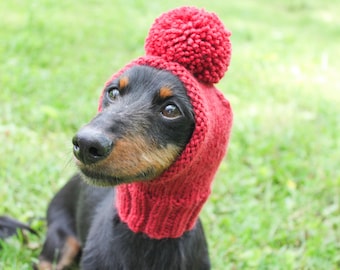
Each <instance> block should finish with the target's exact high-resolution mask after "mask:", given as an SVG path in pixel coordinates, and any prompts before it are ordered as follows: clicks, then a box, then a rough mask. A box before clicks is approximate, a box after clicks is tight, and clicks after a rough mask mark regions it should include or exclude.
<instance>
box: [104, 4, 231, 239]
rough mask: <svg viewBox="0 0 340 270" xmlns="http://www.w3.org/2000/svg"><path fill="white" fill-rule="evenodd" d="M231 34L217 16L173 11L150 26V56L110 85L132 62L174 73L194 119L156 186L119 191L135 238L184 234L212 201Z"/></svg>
mask: <svg viewBox="0 0 340 270" xmlns="http://www.w3.org/2000/svg"><path fill="white" fill-rule="evenodd" d="M229 36H230V32H228V31H227V30H226V29H225V28H224V26H223V24H222V23H221V21H220V20H219V19H218V17H217V16H216V15H215V14H213V13H208V12H206V11H205V10H203V9H197V8H194V7H181V8H178V9H174V10H171V11H169V12H167V13H164V14H162V15H161V16H160V17H159V18H157V19H156V20H155V22H154V24H153V25H152V27H151V29H150V32H149V35H148V37H147V38H146V43H145V51H146V56H142V57H140V58H138V59H136V60H134V61H132V62H131V63H129V64H128V65H126V66H125V67H124V68H123V69H121V70H120V71H119V72H117V73H116V74H114V75H113V76H112V77H111V78H110V80H109V81H108V82H107V84H108V83H110V82H111V81H112V80H113V79H115V78H117V77H118V76H119V75H121V74H122V73H123V72H124V71H125V70H127V69H128V68H129V67H131V66H134V65H147V66H151V67H154V68H158V69H163V70H167V71H170V72H171V73H172V74H174V75H176V76H177V77H178V78H179V79H180V80H181V81H182V83H183V84H184V85H185V87H186V89H187V94H188V96H189V98H190V100H191V104H192V106H193V110H194V114H195V130H194V132H193V134H192V137H191V139H190V141H189V143H188V144H187V146H186V148H185V149H184V150H183V152H182V154H181V156H180V157H179V158H178V159H177V160H176V161H175V162H174V164H172V165H171V166H170V168H169V169H167V170H166V171H165V172H164V173H163V174H162V175H161V176H160V177H158V178H157V179H154V180H152V181H149V182H136V183H132V184H122V185H119V186H117V188H116V189H117V196H116V200H117V201H116V205H117V209H118V213H119V216H120V218H121V219H122V220H123V222H125V223H126V224H127V225H128V226H129V228H130V229H131V230H132V231H134V232H136V233H137V232H142V233H145V234H147V235H148V236H149V237H151V238H155V239H161V238H176V237H180V236H182V235H183V233H184V232H186V231H188V230H191V229H192V228H193V227H194V225H195V223H196V221H197V219H198V215H199V212H200V211H201V209H202V206H203V204H204V203H205V202H206V200H207V199H208V196H209V194H210V191H211V182H212V180H213V178H214V176H215V173H216V171H217V169H218V166H219V164H220V162H221V161H222V159H223V157H224V155H225V152H226V148H227V144H228V141H229V135H230V129H231V125H232V111H231V108H230V105H229V102H228V101H227V100H226V99H225V98H224V97H223V95H222V94H221V93H220V92H219V91H218V90H217V89H216V88H215V87H214V85H213V83H217V82H218V81H219V80H220V79H221V78H222V77H223V76H224V73H225V72H226V71H227V68H228V66H229V62H230V56H231V44H230V41H229ZM100 110H101V98H100V102H99V111H100Z"/></svg>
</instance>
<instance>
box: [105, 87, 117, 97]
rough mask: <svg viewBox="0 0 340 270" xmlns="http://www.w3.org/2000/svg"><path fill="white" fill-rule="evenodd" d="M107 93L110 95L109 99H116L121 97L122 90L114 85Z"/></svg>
mask: <svg viewBox="0 0 340 270" xmlns="http://www.w3.org/2000/svg"><path fill="white" fill-rule="evenodd" d="M107 95H108V97H109V99H111V100H115V99H117V97H119V95H120V92H119V90H118V89H117V88H115V87H112V88H110V89H108V91H107Z"/></svg>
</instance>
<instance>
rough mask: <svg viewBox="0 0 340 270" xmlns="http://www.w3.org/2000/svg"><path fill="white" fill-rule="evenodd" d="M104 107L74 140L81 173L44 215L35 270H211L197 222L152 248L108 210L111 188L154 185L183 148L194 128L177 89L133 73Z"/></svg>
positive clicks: (109, 89)
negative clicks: (143, 183) (138, 183)
mask: <svg viewBox="0 0 340 270" xmlns="http://www.w3.org/2000/svg"><path fill="white" fill-rule="evenodd" d="M102 99H103V100H102V104H103V105H102V106H103V109H102V111H101V112H100V113H98V114H97V115H96V116H95V117H94V118H93V119H92V121H90V123H88V124H87V125H85V126H84V127H82V128H81V129H80V130H79V131H78V133H77V134H76V135H75V136H74V138H73V145H74V146H73V152H74V155H75V160H76V163H77V165H78V167H79V169H80V173H79V174H77V175H75V176H74V177H73V178H72V179H71V180H70V181H69V182H68V183H67V184H66V185H65V186H64V187H63V188H62V189H61V190H60V191H59V192H58V193H57V194H56V196H55V197H54V198H53V200H52V202H51V203H50V205H49V207H48V213H47V221H48V231H47V237H46V241H45V243H44V245H43V249H42V252H41V254H40V257H39V263H38V264H37V265H36V266H35V267H36V269H40V270H42V269H69V268H70V267H76V268H77V267H78V265H80V268H81V269H84V270H95V269H98V270H105V269H108V270H167V269H169V270H206V269H210V262H209V256H208V248H207V243H206V239H205V236H204V232H203V228H202V225H201V223H200V221H199V220H198V221H197V223H196V225H195V227H194V229H192V230H190V231H187V232H185V233H184V235H182V236H181V237H180V238H166V239H160V240H157V239H152V238H149V237H148V236H147V235H145V234H143V233H134V232H133V231H131V230H130V229H129V228H128V226H127V225H126V224H125V223H124V222H122V221H121V219H120V217H119V215H118V214H117V209H116V208H115V206H114V201H115V199H114V196H115V189H114V186H116V185H119V184H122V183H130V182H131V181H148V180H150V179H154V178H156V177H158V176H159V175H161V174H162V172H164V171H165V170H166V169H167V168H168V167H169V166H170V165H171V164H172V163H173V162H174V161H175V160H176V158H177V157H178V156H179V155H180V154H181V151H182V150H183V149H184V148H185V146H186V144H187V143H188V141H189V139H190V137H191V135H192V132H193V130H194V127H195V120H194V113H193V109H192V105H191V103H190V100H189V97H188V96H187V94H186V89H185V87H184V86H183V84H182V82H181V81H180V80H179V79H178V78H177V77H176V76H174V75H172V74H171V73H170V72H168V71H164V70H158V69H155V68H152V67H147V66H133V67H131V68H129V69H127V70H126V71H125V72H124V73H123V74H122V75H120V76H119V77H118V78H117V79H114V80H113V81H112V82H111V83H109V84H108V85H107V86H106V88H105V89H104V92H103V97H102ZM136 135H138V136H136ZM169 144H170V145H172V146H173V147H171V149H168V148H165V147H164V146H165V145H169ZM164 149H166V150H164ZM155 153H156V154H155ZM141 154H143V155H146V156H147V158H146V159H143V162H142V161H141V160H140V158H139V156H140V155H141ZM159 155H162V156H164V157H166V158H164V162H161V163H160V162H158V161H157V160H156V159H159V158H156V157H159ZM145 160H146V161H145ZM127 161H129V162H127ZM131 164H132V165H131ZM86 182H87V183H86ZM100 186H102V187H100ZM104 187H105V188H104Z"/></svg>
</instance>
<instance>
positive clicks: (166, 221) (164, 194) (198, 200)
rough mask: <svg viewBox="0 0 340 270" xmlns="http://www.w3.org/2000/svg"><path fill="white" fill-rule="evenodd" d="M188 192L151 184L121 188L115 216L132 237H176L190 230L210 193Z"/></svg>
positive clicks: (182, 188) (181, 188)
mask: <svg viewBox="0 0 340 270" xmlns="http://www.w3.org/2000/svg"><path fill="white" fill-rule="evenodd" d="M178 180H179V179H178ZM191 188H192V187H190V186H188V188H187V189H185V187H178V189H177V187H173V186H171V184H170V185H157V184H156V185H154V183H153V184H148V183H134V184H125V185H121V186H119V187H117V194H116V199H117V201H116V206H117V208H118V213H119V216H120V218H121V219H122V220H123V221H124V222H126V223H127V225H128V226H129V228H130V229H131V230H132V231H134V232H135V233H138V232H142V233H145V234H146V235H148V236H149V237H150V238H154V239H162V238H177V237H180V236H182V235H183V233H184V232H186V231H189V230H191V229H192V228H193V227H194V225H195V223H196V221H197V218H198V215H199V212H200V211H201V208H202V206H203V204H204V202H205V201H206V199H207V198H208V196H209V193H210V188H209V187H206V189H205V191H204V192H201V193H199V194H197V192H191V190H190V189H191ZM176 189H177V190H176Z"/></svg>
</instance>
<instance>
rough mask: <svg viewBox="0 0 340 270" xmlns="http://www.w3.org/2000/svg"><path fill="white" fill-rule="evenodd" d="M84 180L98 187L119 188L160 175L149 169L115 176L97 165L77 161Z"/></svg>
mask: <svg viewBox="0 0 340 270" xmlns="http://www.w3.org/2000/svg"><path fill="white" fill-rule="evenodd" d="M76 164H77V165H78V167H79V169H80V171H81V173H82V175H83V176H84V179H85V181H86V182H87V183H89V184H92V185H96V186H103V187H107V186H117V185H120V184H127V183H132V182H140V181H148V180H151V179H154V178H156V177H157V176H158V175H157V173H156V172H155V170H154V169H153V168H148V169H146V170H144V171H142V172H139V173H138V174H131V175H128V174H124V175H114V174H112V172H111V173H109V172H107V171H106V170H105V168H102V167H101V166H96V165H85V164H82V163H81V162H79V161H78V160H77V161H76Z"/></svg>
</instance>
